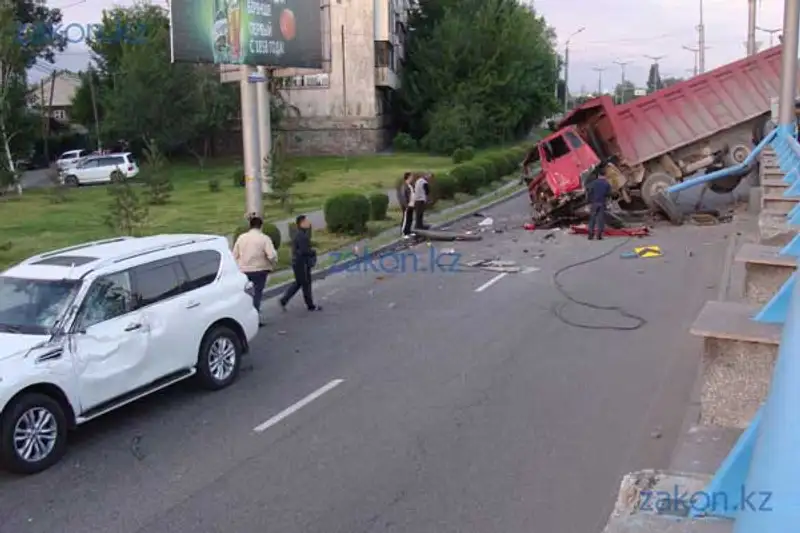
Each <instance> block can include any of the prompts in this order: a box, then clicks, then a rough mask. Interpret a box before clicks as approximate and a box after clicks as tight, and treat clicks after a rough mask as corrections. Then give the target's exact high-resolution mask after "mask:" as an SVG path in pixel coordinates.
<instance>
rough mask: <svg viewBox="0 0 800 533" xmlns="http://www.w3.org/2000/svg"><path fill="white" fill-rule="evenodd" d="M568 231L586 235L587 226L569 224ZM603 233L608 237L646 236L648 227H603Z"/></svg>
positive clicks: (648, 232)
mask: <svg viewBox="0 0 800 533" xmlns="http://www.w3.org/2000/svg"><path fill="white" fill-rule="evenodd" d="M569 229H570V231H571V232H572V233H574V234H575V235H588V234H589V228H588V227H587V226H586V224H580V225H577V226H570V228H569ZM603 235H605V236H608V237H646V236H648V235H650V228H648V227H647V226H635V227H632V228H621V229H615V228H605V229H604V230H603Z"/></svg>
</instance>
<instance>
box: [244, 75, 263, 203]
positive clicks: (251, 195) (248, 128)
mask: <svg viewBox="0 0 800 533" xmlns="http://www.w3.org/2000/svg"><path fill="white" fill-rule="evenodd" d="M239 72H240V73H241V76H242V79H241V81H240V82H239V83H240V88H241V93H242V144H243V149H244V186H245V198H246V201H245V204H246V206H247V214H248V215H259V216H260V215H261V214H262V213H263V207H264V199H263V198H262V196H261V178H260V176H261V172H260V161H261V157H260V155H259V151H260V147H259V138H258V137H259V136H258V123H257V111H258V109H257V107H258V104H257V102H256V99H257V98H256V87H257V85H256V83H252V82H251V79H250V78H251V77H255V76H254V75H255V69H254V68H253V67H248V66H245V65H242V67H241V68H240V70H239Z"/></svg>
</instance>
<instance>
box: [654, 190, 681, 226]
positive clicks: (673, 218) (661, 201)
mask: <svg viewBox="0 0 800 533" xmlns="http://www.w3.org/2000/svg"><path fill="white" fill-rule="evenodd" d="M653 200H654V201H655V203H656V205H657V209H658V210H660V211H661V212H662V213H664V214H665V215H667V218H668V219H669V221H670V222H672V223H673V224H674V225H676V226H680V225H681V224H683V212H681V210H680V207H679V206H678V204H676V203H675V202H673V201H672V198H670V196H669V194H667V192H666V190H661V191H659V193H658V194H656V196H655V198H653Z"/></svg>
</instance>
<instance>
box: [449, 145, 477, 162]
mask: <svg viewBox="0 0 800 533" xmlns="http://www.w3.org/2000/svg"><path fill="white" fill-rule="evenodd" d="M473 157H475V150H473V149H472V147H471V146H468V147H466V148H456V149H455V151H454V152H453V163H455V164H456V165H458V164H460V163H464V162H466V161H470V160H472V158H473Z"/></svg>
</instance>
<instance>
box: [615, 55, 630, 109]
mask: <svg viewBox="0 0 800 533" xmlns="http://www.w3.org/2000/svg"><path fill="white" fill-rule="evenodd" d="M614 63H615V64H617V65H619V67H620V68H621V69H622V77H621V78H620V87H622V93H621V94H620V95H619V103H620V104H624V103H625V65H627V64H629V63H630V61H614ZM615 92H616V91H615ZM615 96H616V95H615Z"/></svg>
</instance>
